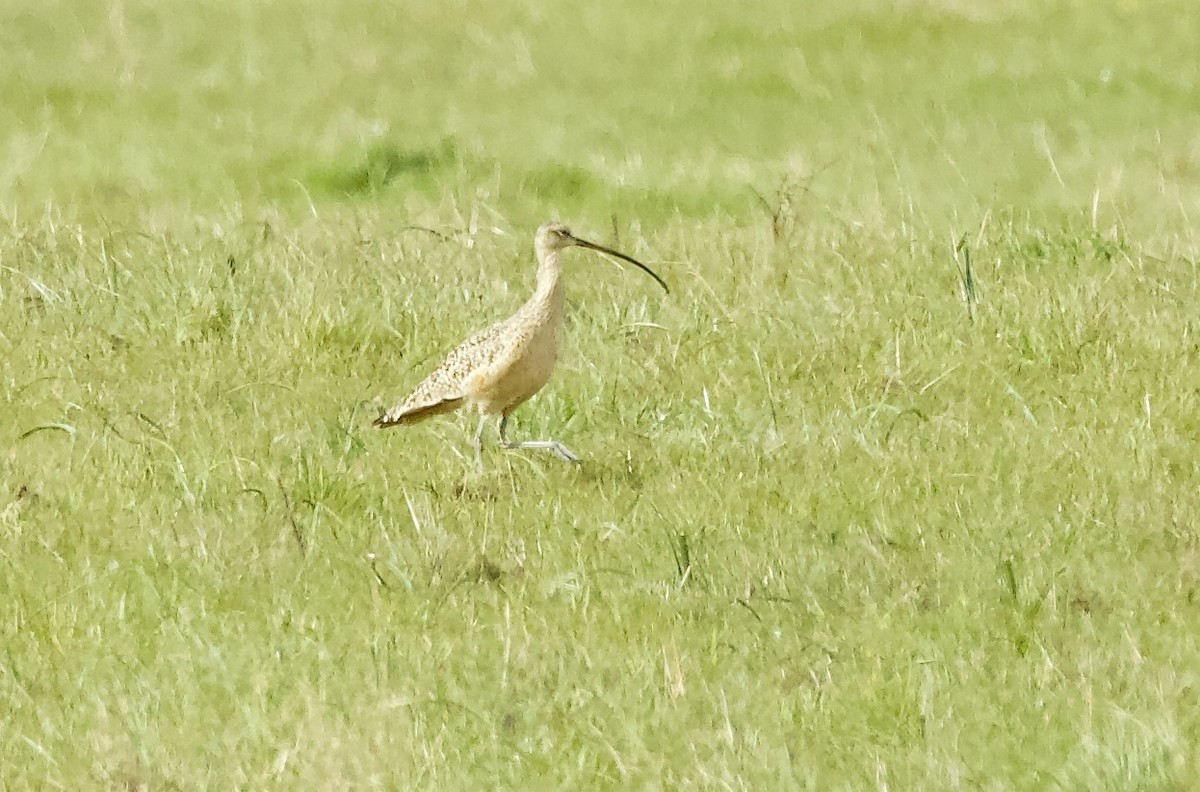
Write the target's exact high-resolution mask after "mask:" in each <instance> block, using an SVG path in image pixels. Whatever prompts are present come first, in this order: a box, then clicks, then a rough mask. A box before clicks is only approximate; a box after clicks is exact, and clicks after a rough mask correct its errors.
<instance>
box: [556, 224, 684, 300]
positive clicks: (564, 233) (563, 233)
mask: <svg viewBox="0 0 1200 792" xmlns="http://www.w3.org/2000/svg"><path fill="white" fill-rule="evenodd" d="M533 243H534V247H535V248H536V249H537V255H538V260H539V261H540V260H542V259H544V258H545V257H546V256H548V255H550V254H551V253H557V252H558V251H560V250H562V249H563V248H569V247H571V246H573V245H575V246H578V247H581V248H587V249H588V250H595V251H597V252H600V253H604V254H606V255H609V256H613V257H615V258H619V259H621V260H622V261H628V262H629V263H630V264H632V265H634V266H635V267H637V268H638V269H640V270H642V271H643V272H645V273H646V274H647V275H649V276H650V277H651V278H654V280H655V281H657V282H658V285H659V286H662V288H663V291H667V292H669V291H670V289H668V288H667V284H666V283H665V282H663V279H662V278H660V277H658V275H657V274H656V273H655V272H654V270H652V269H650V268H649V267H647V266H646V265H645V264H643V263H642V262H640V261H638V260H637V259H635V258H631V257H630V256H626V255H625V254H624V253H619V252H617V251H615V250H613V249H612V248H606V247H604V246H603V245H597V244H596V243H595V242H588V241H587V240H586V239H580V238H579V237H577V236H575V235H574V234H572V233H571V229H569V228H567V227H566V226H565V225H564V224H562V223H558V222H554V221H551V222H549V223H542V225H541V226H539V227H538V230H537V234H536V235H535V236H534V238H533Z"/></svg>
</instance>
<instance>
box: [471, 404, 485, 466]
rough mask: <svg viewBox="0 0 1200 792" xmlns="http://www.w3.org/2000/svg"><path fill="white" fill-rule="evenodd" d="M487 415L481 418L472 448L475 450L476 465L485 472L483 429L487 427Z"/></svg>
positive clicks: (472, 441)
mask: <svg viewBox="0 0 1200 792" xmlns="http://www.w3.org/2000/svg"><path fill="white" fill-rule="evenodd" d="M487 419H488V417H487V415H480V416H479V428H478V429H476V430H475V437H474V438H473V439H472V440H471V446H472V447H473V448H474V449H475V465H476V466H477V467H478V468H479V469H480V470H483V429H484V427H486V426H487Z"/></svg>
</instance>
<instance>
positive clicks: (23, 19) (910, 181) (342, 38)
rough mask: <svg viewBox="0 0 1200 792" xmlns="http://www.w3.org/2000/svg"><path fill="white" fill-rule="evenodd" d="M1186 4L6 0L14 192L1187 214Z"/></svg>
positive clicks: (701, 208) (545, 205)
mask: <svg viewBox="0 0 1200 792" xmlns="http://www.w3.org/2000/svg"><path fill="white" fill-rule="evenodd" d="M1198 29H1200V11H1198V10H1197V7H1196V6H1195V4H1193V3H1187V2H1162V3H1140V2H1136V0H1125V1H1124V2H1105V3H1092V2H1080V1H1078V0H1056V1H1055V2H1032V1H1029V2H1026V1H1024V0H989V1H988V2H966V0H893V1H892V2H882V1H876V2H867V1H866V0H848V1H847V2H839V3H817V2H802V3H784V2H776V3H755V4H751V5H749V6H746V5H742V4H732V3H726V2H711V1H710V0H701V1H700V2H687V3H684V2H676V1H675V0H668V1H667V2H663V3H656V4H654V5H653V6H652V7H651V6H644V5H641V4H596V3H584V2H574V1H572V2H564V3H556V4H553V6H551V5H547V4H544V3H536V2H502V3H478V2H455V1H451V2H442V3H421V2H418V3H399V2H378V1H377V0H349V1H348V2H339V3H327V2H323V1H322V2H317V1H316V0H291V1H289V2H274V1H272V0H250V1H249V2H245V1H242V0H239V1H238V2H234V1H233V0H216V2H209V3H204V4H196V3H184V2H178V1H177V0H166V1H165V2H164V1H159V0H155V1H154V2H150V1H149V0H109V1H108V2H96V3H79V2H71V1H69V0H49V1H45V0H36V1H34V0H9V2H6V3H5V4H4V10H2V11H0V50H2V51H3V53H4V56H3V59H4V68H3V69H2V70H0V91H2V96H3V103H2V104H0V206H3V207H4V208H5V209H6V210H7V211H10V212H11V211H14V210H16V209H18V208H21V207H25V208H28V207H31V206H38V205H41V204H43V203H45V202H53V203H56V204H63V205H67V204H69V205H75V206H79V207H94V208H102V209H103V210H104V211H105V212H115V211H118V210H120V209H121V208H122V207H130V208H137V209H139V210H141V209H144V208H145V207H147V206H163V205H172V206H195V207H204V206H212V205H218V204H220V205H227V204H230V203H238V204H243V205H253V204H258V203H264V202H269V203H272V204H274V205H278V206H284V207H296V208H298V209H303V208H304V207H306V206H310V205H314V204H315V205H321V204H327V203H329V202H343V201H346V200H351V201H371V202H378V203H380V204H383V205H387V206H396V207H401V208H403V209H404V210H405V211H406V212H408V213H410V214H413V215H419V214H420V213H422V212H435V213H436V212H439V211H441V212H444V211H446V210H447V209H448V208H450V207H451V205H453V207H454V208H456V209H459V210H461V209H462V208H463V207H464V206H466V205H468V204H469V205H471V206H473V207H475V208H476V210H477V211H481V212H483V213H485V214H486V213H487V212H499V213H502V214H504V215H505V216H506V217H508V218H509V219H511V220H512V221H514V222H521V223H525V222H535V221H536V220H538V219H540V218H542V217H543V216H545V215H547V214H548V213H554V214H559V215H564V216H570V215H575V214H588V213H595V214H597V215H598V216H599V217H601V218H607V217H608V216H609V214H610V213H612V212H621V213H628V214H638V215H641V216H647V215H651V216H652V215H654V214H658V213H671V214H674V213H680V214H683V215H686V216H695V217H707V216H710V215H712V214H713V213H727V214H731V215H734V216H742V215H746V214H748V213H752V212H753V213H759V212H763V211H767V212H778V211H780V210H781V208H782V209H785V210H792V211H794V212H795V213H796V214H797V217H798V219H801V220H802V219H803V216H804V214H805V213H806V212H808V213H811V212H832V213H835V214H836V213H845V214H846V215H847V216H848V217H851V218H857V217H869V216H871V215H872V214H874V213H880V214H882V215H883V216H884V217H887V218H889V219H897V218H898V219H902V220H903V219H907V220H909V221H920V220H922V219H924V220H926V221H928V222H930V223H931V224H933V225H934V226H936V227H940V225H941V224H942V222H943V221H944V219H945V218H946V217H949V216H953V215H955V214H956V213H958V214H962V213H966V214H968V215H970V214H972V213H975V214H978V213H979V212H981V211H983V210H986V209H988V208H991V207H997V206H1003V207H1014V208H1017V209H1018V210H1029V211H1033V212H1064V211H1065V212H1072V213H1084V214H1087V213H1100V214H1101V215H1103V214H1104V213H1108V216H1109V219H1110V220H1112V219H1113V218H1118V217H1119V218H1120V221H1121V222H1123V223H1137V224H1138V225H1139V226H1140V227H1141V228H1142V230H1144V231H1145V232H1146V233H1150V232H1153V231H1154V230H1165V229H1180V228H1185V227H1187V216H1188V215H1189V213H1194V212H1195V210H1196V208H1197V196H1198V195H1200V124H1198V123H1197V122H1198V121H1200V88H1198V87H1197V86H1200V59H1198V58H1196V57H1195V31H1196V30H1198Z"/></svg>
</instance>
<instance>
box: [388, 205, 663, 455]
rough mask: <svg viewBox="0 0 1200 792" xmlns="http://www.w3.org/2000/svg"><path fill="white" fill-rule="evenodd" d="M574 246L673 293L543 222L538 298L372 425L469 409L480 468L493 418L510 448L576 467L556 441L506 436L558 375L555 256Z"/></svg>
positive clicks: (559, 308) (559, 291)
mask: <svg viewBox="0 0 1200 792" xmlns="http://www.w3.org/2000/svg"><path fill="white" fill-rule="evenodd" d="M572 245H578V246H579V247H583V248H588V249H590V250H597V251H599V252H601V253H606V254H608V255H610V256H616V257H617V258H619V259H623V260H625V261H628V262H629V263H630V264H633V265H634V266H636V267H638V268H640V269H642V270H643V271H644V272H646V273H647V274H649V275H650V277H652V278H654V280H656V281H658V285H659V286H662V287H663V290H664V291H668V292H669V291H670V290H669V289H667V284H666V283H664V282H663V279H662V278H660V277H658V275H656V274H655V273H654V272H653V271H652V270H651V269H650V268H649V267H647V266H646V265H645V264H643V263H641V262H640V261H637V260H636V259H633V258H630V257H629V256H626V255H625V254H624V253H618V252H617V251H615V250H610V249H609V248H606V247H604V246H602V245H597V244H595V243H594V242H588V241H586V240H583V239H580V238H579V237H577V236H575V235H574V234H572V233H571V231H570V229H568V228H567V227H566V226H565V225H563V224H562V223H544V224H543V225H542V226H541V227H539V228H538V230H537V235H536V236H535V237H534V250H535V252H536V253H537V260H538V271H537V288H536V289H535V290H534V292H533V296H532V297H530V298H529V300H528V301H527V302H526V303H525V304H524V305H522V306H521V308H520V309H519V310H518V311H517V312H516V313H515V314H513V315H512V316H510V317H508V318H507V319H505V320H503V321H501V322H497V323H496V324H494V325H492V326H491V327H489V328H487V329H486V330H481V331H479V332H478V333H475V334H474V335H472V336H471V337H470V338H468V339H467V340H466V341H464V342H463V343H461V344H459V345H458V346H457V347H455V349H454V351H453V352H451V353H450V354H449V355H448V356H447V357H446V359H445V360H444V361H443V362H442V364H441V365H440V366H438V367H437V368H436V369H434V370H433V372H432V373H430V374H429V376H427V377H426V378H425V379H423V380H422V381H421V383H420V384H419V385H417V387H416V388H415V389H414V390H413V392H412V393H411V394H409V396H408V398H406V399H405V400H404V401H402V402H400V403H399V404H397V405H396V406H395V407H393V408H392V409H391V410H388V411H387V412H386V413H385V414H383V415H382V416H380V417H379V418H378V419H377V420H376V421H375V424H374V425H375V426H377V427H379V428H380V429H384V428H387V427H389V426H401V425H404V424H413V423H417V422H418V421H423V420H425V419H426V418H430V417H432V416H434V415H440V414H442V413H447V412H451V411H453V410H457V409H458V408H459V407H462V406H464V405H466V406H467V407H470V408H473V409H474V410H475V411H476V412H478V413H479V416H480V417H479V428H478V429H477V430H476V432H475V437H474V439H473V441H472V445H473V446H474V448H475V460H476V463H477V464H479V465H480V466H482V464H483V430H484V427H485V426H486V425H487V419H488V417H489V416H492V415H499V416H500V444H501V445H503V446H504V447H505V448H542V449H546V450H548V451H550V452H551V453H553V454H554V455H555V456H557V457H558V458H559V459H562V460H563V461H565V462H578V461H579V457H577V456H576V455H575V454H574V453H572V451H571V449H569V448H567V447H566V446H565V445H563V444H562V443H560V442H558V441H557V440H525V441H522V442H514V441H511V440H509V439H508V435H507V434H506V429H507V428H508V416H510V415H511V414H512V412H513V410H515V409H517V408H518V407H520V406H521V405H522V404H524V403H525V401H526V400H528V399H529V397H531V396H533V395H534V394H535V393H537V392H538V391H539V390H541V389H542V386H544V385H545V384H546V382H547V381H548V380H549V379H550V374H551V372H553V371H554V362H555V360H556V359H557V356H558V330H559V328H560V327H561V326H562V321H563V313H564V308H565V303H566V296H565V293H564V289H563V281H562V267H561V266H560V265H559V263H558V254H559V253H560V252H561V251H562V250H563V249H564V248H568V247H571V246H572Z"/></svg>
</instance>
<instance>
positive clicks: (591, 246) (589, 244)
mask: <svg viewBox="0 0 1200 792" xmlns="http://www.w3.org/2000/svg"><path fill="white" fill-rule="evenodd" d="M571 239H572V240H573V241H574V242H575V244H576V245H579V247H585V248H587V249H588V250H595V251H596V252H598V253H604V254H606V255H609V256H616V257H617V258H619V259H621V260H622V261H628V262H629V263H630V264H632V265H633V266H635V267H637V268H638V269H640V270H641V271H642V272H644V273H646V274H647V275H649V276H650V277H651V278H654V280H656V281H658V285H659V286H662V287H663V291H665V292H666V293H667V294H670V293H671V290H670V289H668V288H667V284H666V282H665V281H663V279H662V278H660V277H658V273H656V272H655V271H654V270H652V269H650V268H649V267H647V266H646V265H645V264H643V263H642V262H640V261H638V260H637V259H635V258H631V257H629V256H626V255H625V254H624V253H618V252H617V251H615V250H613V249H612V248H606V247H604V245H597V244H596V243H595V242H588V241H587V240H586V239H580V238H579V237H577V236H575V235H573V234H572V235H571Z"/></svg>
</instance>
